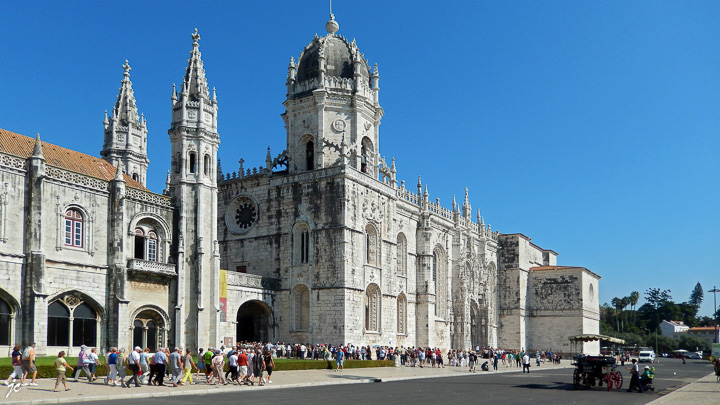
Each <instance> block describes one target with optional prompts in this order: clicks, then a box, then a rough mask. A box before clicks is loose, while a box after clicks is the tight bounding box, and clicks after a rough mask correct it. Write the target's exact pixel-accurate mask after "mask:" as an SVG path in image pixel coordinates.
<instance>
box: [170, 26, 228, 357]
mask: <svg viewBox="0 0 720 405" xmlns="http://www.w3.org/2000/svg"><path fill="white" fill-rule="evenodd" d="M192 40H193V44H192V50H191V51H190V59H188V66H187V68H186V69H185V76H184V78H183V83H182V86H181V88H180V92H179V93H178V91H177V89H176V88H175V85H173V92H172V96H171V100H172V120H171V124H170V129H169V130H168V134H169V135H170V143H171V150H172V152H171V153H172V156H171V166H172V167H171V170H170V180H169V188H170V195H171V197H172V198H173V201H174V204H175V206H176V207H177V208H176V217H175V232H176V235H175V236H176V240H177V241H178V242H177V257H178V259H177V262H178V265H177V266H178V269H177V270H178V277H177V302H176V306H175V339H174V340H175V345H176V346H184V347H190V348H193V349H194V350H195V349H197V348H198V347H207V346H211V345H213V344H217V342H218V341H219V337H218V336H217V332H218V326H219V316H218V313H219V307H218V306H219V286H218V277H219V269H220V256H219V252H218V248H217V246H218V244H217V221H216V218H217V173H216V171H217V151H218V147H219V145H220V136H219V135H218V132H217V111H218V106H217V98H216V96H215V89H213V92H212V97H211V95H210V91H209V88H208V84H207V79H206V78H205V68H204V67H203V62H202V59H201V55H200V45H199V43H198V42H199V41H200V35H199V34H198V32H197V29H195V32H194V33H193V34H192Z"/></svg>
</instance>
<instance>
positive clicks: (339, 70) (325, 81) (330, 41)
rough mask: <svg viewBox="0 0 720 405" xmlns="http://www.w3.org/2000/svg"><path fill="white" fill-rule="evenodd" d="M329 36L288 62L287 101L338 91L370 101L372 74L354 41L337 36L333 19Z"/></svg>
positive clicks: (317, 41) (319, 38) (311, 42)
mask: <svg viewBox="0 0 720 405" xmlns="http://www.w3.org/2000/svg"><path fill="white" fill-rule="evenodd" d="M325 28H326V29H327V31H328V33H327V35H326V36H324V37H320V36H318V35H317V34H315V38H313V40H312V41H310V43H309V44H308V45H307V46H306V47H305V49H304V50H303V52H302V53H301V54H300V57H299V58H298V61H297V68H296V67H295V62H294V61H293V60H291V62H290V68H289V73H288V98H298V97H303V96H304V95H306V94H307V92H308V91H312V90H315V89H318V88H325V87H329V88H340V89H344V90H350V91H353V92H354V91H356V90H365V91H361V93H364V95H367V96H369V97H370V98H372V92H371V89H372V87H373V83H372V74H371V71H370V67H369V65H368V62H367V60H365V57H364V55H363V54H362V53H360V51H359V50H358V47H357V45H356V44H355V40H353V41H352V42H348V40H347V39H346V38H345V37H343V36H341V35H338V34H337V31H338V29H339V25H338V23H337V21H335V16H334V15H332V14H330V21H328V22H327V24H325Z"/></svg>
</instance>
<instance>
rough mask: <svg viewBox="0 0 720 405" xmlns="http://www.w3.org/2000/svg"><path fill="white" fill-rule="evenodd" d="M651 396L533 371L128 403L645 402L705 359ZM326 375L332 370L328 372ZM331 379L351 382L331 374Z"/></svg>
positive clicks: (665, 363) (678, 367)
mask: <svg viewBox="0 0 720 405" xmlns="http://www.w3.org/2000/svg"><path fill="white" fill-rule="evenodd" d="M655 366H656V370H657V374H656V375H657V377H656V379H655V387H656V390H655V392H646V393H643V394H639V393H627V392H626V391H625V389H626V388H627V387H628V384H629V377H628V376H629V374H628V373H629V372H628V371H624V373H623V374H624V376H625V378H626V379H625V382H624V384H623V389H622V390H621V391H612V392H608V391H607V390H606V389H604V387H603V388H598V387H595V388H590V389H586V388H580V389H578V390H576V389H575V388H574V387H573V386H572V384H571V379H572V369H542V367H540V368H535V369H533V372H532V373H531V374H523V373H521V372H513V373H505V374H467V375H464V374H461V375H459V376H457V377H445V378H428V379H414V380H405V381H393V382H383V383H374V384H349V385H329V386H328V385H325V386H318V387H303V388H288V389H264V388H263V387H238V392H237V393H218V394H209V395H203V396H195V395H188V396H180V397H178V396H172V397H167V398H149V399H147V400H145V399H132V400H131V401H130V402H131V403H132V404H133V405H144V404H148V405H149V404H170V403H172V404H178V403H182V404H185V403H187V404H190V403H193V404H195V403H212V404H214V405H215V404H224V403H238V402H243V403H247V401H250V403H273V404H297V403H326V402H330V401H333V402H342V403H346V404H381V403H397V402H400V403H422V404H427V403H443V402H446V401H452V403H453V405H455V404H477V403H478V402H479V401H490V402H492V403H493V405H501V404H533V405H537V404H538V403H541V404H542V403H552V404H578V403H583V404H591V403H602V404H603V405H604V404H645V403H648V402H650V401H653V400H655V399H657V398H659V397H660V396H661V395H665V394H667V393H669V392H671V391H673V390H675V389H677V388H679V387H681V386H683V385H685V384H688V383H690V382H693V381H695V380H697V379H698V378H700V377H702V376H705V375H707V374H708V373H709V372H711V371H712V368H711V366H710V365H709V364H708V362H707V361H704V362H701V361H688V364H686V365H683V364H681V362H680V361H679V360H675V359H663V360H662V363H661V364H657V365H655ZM328 373H332V372H328ZM332 378H338V379H342V378H352V377H351V376H344V375H343V374H342V373H333V374H332ZM89 403H90V404H92V403H97V404H99V405H101V404H102V405H106V404H112V403H118V404H120V403H122V404H127V403H128V400H127V399H124V400H121V401H103V402H89Z"/></svg>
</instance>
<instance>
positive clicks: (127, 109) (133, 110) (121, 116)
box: [113, 59, 141, 126]
mask: <svg viewBox="0 0 720 405" xmlns="http://www.w3.org/2000/svg"><path fill="white" fill-rule="evenodd" d="M122 67H123V70H125V72H124V73H123V79H122V83H121V85H120V94H118V97H117V101H116V102H115V107H114V108H113V117H114V118H116V119H117V120H118V121H119V122H120V125H122V126H127V125H128V124H129V123H133V124H141V122H140V117H139V114H138V109H137V105H135V94H134V93H133V89H132V82H131V81H130V71H131V70H132V68H131V67H130V64H129V63H128V60H127V59H125V64H124V65H123V66H122Z"/></svg>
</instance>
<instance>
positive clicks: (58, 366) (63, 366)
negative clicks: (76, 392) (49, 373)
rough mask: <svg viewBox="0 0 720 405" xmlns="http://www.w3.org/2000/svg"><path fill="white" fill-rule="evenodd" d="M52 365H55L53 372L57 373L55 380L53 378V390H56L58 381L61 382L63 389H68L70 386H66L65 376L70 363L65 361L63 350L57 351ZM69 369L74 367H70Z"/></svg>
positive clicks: (58, 384)
mask: <svg viewBox="0 0 720 405" xmlns="http://www.w3.org/2000/svg"><path fill="white" fill-rule="evenodd" d="M53 365H54V366H55V374H56V375H57V380H55V389H54V390H53V392H58V387H59V386H60V383H62V385H63V387H65V391H70V388H68V386H67V377H66V376H65V373H66V372H67V367H70V365H69V364H67V361H65V352H60V353H58V358H57V359H55V363H53ZM70 370H74V369H73V368H72V367H70Z"/></svg>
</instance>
